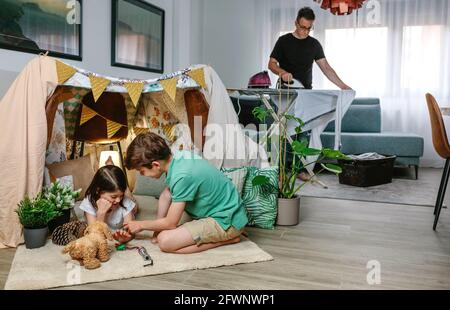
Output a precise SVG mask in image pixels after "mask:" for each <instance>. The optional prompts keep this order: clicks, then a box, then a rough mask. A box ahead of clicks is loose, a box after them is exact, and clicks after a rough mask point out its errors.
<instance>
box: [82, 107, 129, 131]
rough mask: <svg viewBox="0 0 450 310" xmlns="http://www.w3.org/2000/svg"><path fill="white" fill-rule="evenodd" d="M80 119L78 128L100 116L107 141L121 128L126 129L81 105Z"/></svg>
mask: <svg viewBox="0 0 450 310" xmlns="http://www.w3.org/2000/svg"><path fill="white" fill-rule="evenodd" d="M81 109H82V110H81V117H80V126H82V125H83V124H85V123H86V122H88V121H89V120H90V119H92V118H94V117H95V116H100V117H101V118H103V119H104V120H105V121H106V130H107V134H108V139H111V138H112V137H113V136H114V135H115V134H116V133H117V132H118V131H119V130H120V128H122V127H128V126H125V125H122V124H119V123H116V122H114V121H111V120H109V119H107V118H105V117H103V116H102V115H100V114H98V113H97V112H95V111H94V110H92V109H91V108H89V107H88V106H86V105H84V104H83V105H82V108H81Z"/></svg>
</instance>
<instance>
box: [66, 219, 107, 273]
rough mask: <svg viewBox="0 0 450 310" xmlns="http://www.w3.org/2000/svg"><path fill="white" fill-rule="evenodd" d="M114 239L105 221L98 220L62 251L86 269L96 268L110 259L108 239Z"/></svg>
mask: <svg viewBox="0 0 450 310" xmlns="http://www.w3.org/2000/svg"><path fill="white" fill-rule="evenodd" d="M106 239H108V240H110V241H112V240H113V236H112V234H111V231H110V230H109V228H108V225H106V224H105V223H103V222H99V221H96V222H94V223H92V224H90V225H88V227H87V228H86V230H85V231H84V236H83V237H81V238H80V239H77V240H74V241H72V242H70V243H69V244H67V245H66V246H65V247H64V249H63V251H62V253H63V254H65V253H69V255H70V257H71V258H72V259H74V260H77V261H79V262H80V265H81V266H84V267H85V268H86V269H96V268H98V267H100V266H101V262H102V263H104V262H106V261H108V260H109V251H108V241H107V240H106Z"/></svg>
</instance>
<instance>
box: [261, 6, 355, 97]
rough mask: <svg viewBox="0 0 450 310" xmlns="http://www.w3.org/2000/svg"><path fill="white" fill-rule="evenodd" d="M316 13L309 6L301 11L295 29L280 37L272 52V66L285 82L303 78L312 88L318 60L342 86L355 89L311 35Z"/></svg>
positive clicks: (323, 70)
mask: <svg viewBox="0 0 450 310" xmlns="http://www.w3.org/2000/svg"><path fill="white" fill-rule="evenodd" d="M315 19H316V16H315V15H314V11H313V10H312V9H311V8H309V7H304V8H302V9H300V10H299V11H298V15H297V19H296V21H295V31H294V32H293V33H288V34H286V35H284V36H282V37H280V38H279V39H278V41H277V43H276V44H275V47H274V49H273V51H272V54H271V55H270V61H269V69H270V70H271V71H272V72H273V73H274V74H276V75H278V76H279V77H280V78H281V79H282V80H283V81H285V82H289V81H292V79H293V78H294V79H296V80H298V81H300V82H301V83H302V84H303V86H304V87H305V88H307V89H311V88H312V66H313V62H314V61H315V62H316V63H317V65H318V66H319V68H320V69H321V70H322V72H323V73H324V74H325V76H326V77H327V78H328V79H329V80H330V81H331V82H333V83H334V84H335V85H336V86H337V87H339V88H340V89H351V88H350V87H349V86H348V85H346V84H345V83H344V82H342V80H341V79H340V78H339V76H338V75H337V74H336V72H335V71H334V70H333V68H332V67H331V66H330V64H329V63H328V61H327V59H326V58H325V54H324V52H323V48H322V45H321V44H320V42H319V41H317V40H316V39H315V38H312V37H310V36H309V33H310V32H311V30H312V29H313V27H314V20H315Z"/></svg>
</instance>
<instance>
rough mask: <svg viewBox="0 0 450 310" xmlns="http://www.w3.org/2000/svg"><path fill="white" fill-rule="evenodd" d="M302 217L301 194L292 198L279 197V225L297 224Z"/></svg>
mask: <svg viewBox="0 0 450 310" xmlns="http://www.w3.org/2000/svg"><path fill="white" fill-rule="evenodd" d="M299 219H300V196H296V197H294V198H292V199H284V198H278V216H277V225H280V226H295V225H298V223H299Z"/></svg>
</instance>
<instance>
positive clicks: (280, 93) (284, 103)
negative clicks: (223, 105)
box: [227, 88, 328, 188]
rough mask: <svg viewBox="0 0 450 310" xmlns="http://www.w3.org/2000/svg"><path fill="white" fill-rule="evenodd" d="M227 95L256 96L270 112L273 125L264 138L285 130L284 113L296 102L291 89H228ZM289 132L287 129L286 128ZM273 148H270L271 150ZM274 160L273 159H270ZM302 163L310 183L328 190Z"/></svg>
mask: <svg viewBox="0 0 450 310" xmlns="http://www.w3.org/2000/svg"><path fill="white" fill-rule="evenodd" d="M227 90H228V92H229V93H237V94H238V95H239V96H241V95H245V96H257V97H259V99H260V100H261V102H262V103H263V104H264V106H265V107H266V108H267V110H268V111H270V114H271V116H272V117H273V119H274V123H273V124H272V125H271V126H270V128H269V129H268V131H267V133H266V137H270V136H272V135H273V134H274V133H275V132H276V131H277V130H278V132H280V131H281V130H284V129H285V126H286V125H285V116H284V115H285V113H288V112H289V111H290V110H291V109H292V107H293V105H294V103H296V102H297V97H298V92H297V90H291V89H280V90H278V89H270V88H261V89H259V88H258V89H255V88H246V89H239V88H230V89H227ZM268 98H270V99H271V100H272V101H273V102H274V103H275V105H276V106H277V107H278V113H275V111H273V108H272V105H271V104H270V102H269V100H268ZM288 131H289V128H288ZM287 140H288V142H289V143H290V144H292V143H293V140H292V138H291V135H290V134H288V136H287ZM265 143H266V141H264V142H263V145H262V146H263V147H265V146H266V145H265ZM273 149H274V148H272V150H273ZM272 158H274V157H272ZM301 160H302V163H303V164H304V165H305V166H306V170H307V172H308V174H309V175H310V177H311V181H312V182H316V183H318V184H320V185H321V186H323V187H324V188H328V186H327V185H326V184H325V183H323V182H322V181H320V180H319V179H318V178H317V176H316V175H315V174H314V171H313V167H311V166H310V165H307V164H308V163H307V161H306V160H305V159H304V158H301Z"/></svg>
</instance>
